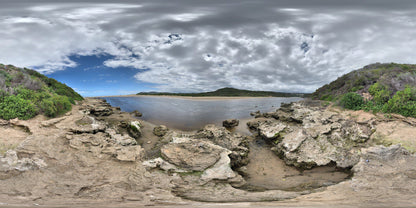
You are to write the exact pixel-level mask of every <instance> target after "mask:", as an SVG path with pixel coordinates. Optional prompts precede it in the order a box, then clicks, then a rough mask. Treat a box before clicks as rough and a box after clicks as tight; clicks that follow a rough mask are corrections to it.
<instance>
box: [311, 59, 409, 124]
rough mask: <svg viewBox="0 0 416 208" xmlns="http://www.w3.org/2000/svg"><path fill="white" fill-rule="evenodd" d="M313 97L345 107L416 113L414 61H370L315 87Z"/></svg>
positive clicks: (403, 113)
mask: <svg viewBox="0 0 416 208" xmlns="http://www.w3.org/2000/svg"><path fill="white" fill-rule="evenodd" d="M312 98H314V99H321V100H327V101H335V102H337V103H339V104H340V105H341V106H343V107H346V108H348V109H354V110H359V109H363V110H367V111H373V112H383V113H397V114H401V115H404V116H412V117H416V65H411V64H396V63H389V64H380V63H376V64H371V65H368V66H365V67H363V68H362V69H359V70H355V71H352V72H350V73H348V74H345V75H343V76H341V77H339V78H338V79H337V80H335V81H333V82H331V83H330V84H327V85H324V86H323V87H321V88H319V89H317V90H316V91H315V92H314V93H313V94H312Z"/></svg>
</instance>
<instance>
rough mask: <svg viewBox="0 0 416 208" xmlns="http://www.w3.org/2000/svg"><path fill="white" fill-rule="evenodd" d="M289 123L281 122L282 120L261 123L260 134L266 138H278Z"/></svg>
mask: <svg viewBox="0 0 416 208" xmlns="http://www.w3.org/2000/svg"><path fill="white" fill-rule="evenodd" d="M286 127H287V125H285V124H283V123H281V122H272V123H269V122H266V123H262V124H260V125H259V127H258V130H259V135H260V136H262V137H263V138H265V139H269V140H272V139H276V138H278V137H279V136H280V133H281V132H283V130H285V128H286Z"/></svg>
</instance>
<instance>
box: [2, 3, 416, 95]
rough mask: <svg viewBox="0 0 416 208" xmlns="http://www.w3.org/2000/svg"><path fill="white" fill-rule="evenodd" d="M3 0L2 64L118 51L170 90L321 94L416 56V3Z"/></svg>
mask: <svg viewBox="0 0 416 208" xmlns="http://www.w3.org/2000/svg"><path fill="white" fill-rule="evenodd" d="M16 2H17V1H16ZM0 4H1V8H0V26H1V27H2V31H0V40H1V47H0V62H3V63H10V64H15V65H18V66H25V67H35V68H36V69H37V70H38V71H41V72H43V73H53V72H55V71H58V70H65V69H66V68H68V67H74V66H76V65H77V63H76V62H74V61H72V60H70V59H69V58H68V57H70V56H72V55H96V54H109V55H111V57H114V58H111V59H108V60H106V61H105V62H104V65H105V66H107V67H112V68H115V69H117V68H118V67H131V68H136V69H137V74H136V75H135V78H136V79H137V80H139V81H142V82H149V83H156V84H158V85H157V88H159V89H158V90H161V91H181V92H192V91H207V90H215V89H217V88H220V87H236V88H244V89H253V90H274V91H287V92H305V91H306V92H312V91H313V90H315V89H316V88H318V87H319V86H321V85H323V84H326V83H328V82H330V81H332V80H334V79H335V78H337V77H338V76H340V75H342V74H344V73H347V72H349V71H351V70H353V69H358V68H360V67H362V66H364V65H366V64H370V63H374V62H393V61H394V62H403V63H415V60H416V54H415V53H414V52H413V49H414V48H415V47H416V40H414V38H413V37H415V35H416V30H415V29H414V28H415V25H416V19H415V18H414V17H415V16H416V3H414V2H413V1H410V0H403V1H400V3H399V2H392V1H388V0H372V1H365V2H363V1H358V0H353V1H349V2H348V3H346V2H340V1H331V2H328V1H324V0H316V1H310V0H296V1H290V2H289V1H266V0H258V1H248V0H239V1H237V0H235V1H234V0H232V1H209V2H207V1H204V2H203V1H193V0H192V1H191V0H178V1H159V0H153V1H147V0H141V1H123V3H114V1H110V0H108V1H93V0H89V1H82V2H81V1H80V2H74V1H71V2H69V1H59V2H57V1H52V0H50V1H48V0H45V1H42V3H30V2H18V3H13V2H8V3H0ZM109 81H111V80H109Z"/></svg>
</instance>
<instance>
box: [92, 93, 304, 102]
mask: <svg viewBox="0 0 416 208" xmlns="http://www.w3.org/2000/svg"><path fill="white" fill-rule="evenodd" d="M107 97H164V98H174V99H183V100H200V101H210V100H239V99H256V98H261V99H264V98H296V97H273V96H268V97H247V96H242V97H237V96H236V97H231V96H206V97H205V96H201V97H198V96H195V97H194V96H180V95H135V94H132V95H107V96H95V97H85V98H97V99H99V98H107Z"/></svg>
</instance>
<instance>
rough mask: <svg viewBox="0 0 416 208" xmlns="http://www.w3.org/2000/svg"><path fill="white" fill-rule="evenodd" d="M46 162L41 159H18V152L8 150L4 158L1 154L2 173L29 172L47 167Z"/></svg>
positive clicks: (0, 170)
mask: <svg viewBox="0 0 416 208" xmlns="http://www.w3.org/2000/svg"><path fill="white" fill-rule="evenodd" d="M46 166H47V164H46V163H45V161H43V160H42V159H39V158H36V157H35V158H26V157H25V158H20V159H19V158H18V156H17V153H16V151H14V150H8V151H7V152H6V154H5V155H4V156H2V155H1V154H0V172H8V171H13V170H17V171H20V172H22V171H28V170H35V169H39V168H44V167H46Z"/></svg>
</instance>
